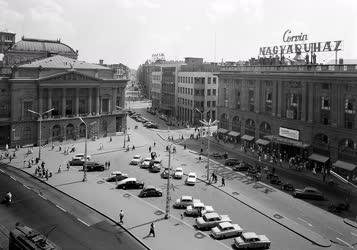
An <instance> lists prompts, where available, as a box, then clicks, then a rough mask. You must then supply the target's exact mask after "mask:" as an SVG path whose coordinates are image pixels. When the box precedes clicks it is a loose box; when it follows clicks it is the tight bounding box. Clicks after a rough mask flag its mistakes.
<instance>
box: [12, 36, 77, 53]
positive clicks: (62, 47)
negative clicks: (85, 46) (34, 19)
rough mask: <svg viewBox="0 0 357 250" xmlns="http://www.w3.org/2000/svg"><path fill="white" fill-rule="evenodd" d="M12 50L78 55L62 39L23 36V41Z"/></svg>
mask: <svg viewBox="0 0 357 250" xmlns="http://www.w3.org/2000/svg"><path fill="white" fill-rule="evenodd" d="M9 50H10V51H48V52H53V53H69V54H73V56H77V53H76V52H75V51H74V50H73V49H72V48H71V47H70V46H68V45H66V44H64V43H61V41H60V40H42V39H32V38H24V37H22V40H21V41H18V42H17V43H15V44H14V45H13V46H11V48H10V49H9Z"/></svg>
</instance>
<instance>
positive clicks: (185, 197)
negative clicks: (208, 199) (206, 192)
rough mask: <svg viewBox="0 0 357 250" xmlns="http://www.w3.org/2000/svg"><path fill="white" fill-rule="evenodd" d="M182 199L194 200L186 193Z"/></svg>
mask: <svg viewBox="0 0 357 250" xmlns="http://www.w3.org/2000/svg"><path fill="white" fill-rule="evenodd" d="M181 200H193V198H192V196H188V195H184V196H181Z"/></svg>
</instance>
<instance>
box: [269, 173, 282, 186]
mask: <svg viewBox="0 0 357 250" xmlns="http://www.w3.org/2000/svg"><path fill="white" fill-rule="evenodd" d="M270 183H271V184H275V185H281V183H282V182H281V180H280V178H279V176H277V175H273V176H272V177H271V178H270Z"/></svg>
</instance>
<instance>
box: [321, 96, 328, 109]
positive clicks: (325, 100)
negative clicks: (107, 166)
mask: <svg viewBox="0 0 357 250" xmlns="http://www.w3.org/2000/svg"><path fill="white" fill-rule="evenodd" d="M321 109H322V110H330V97H329V96H321Z"/></svg>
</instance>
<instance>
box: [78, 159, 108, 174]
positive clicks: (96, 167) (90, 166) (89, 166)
mask: <svg viewBox="0 0 357 250" xmlns="http://www.w3.org/2000/svg"><path fill="white" fill-rule="evenodd" d="M84 168H85V169H86V171H87V172H90V171H104V170H105V167H104V164H102V163H99V162H95V161H87V162H86V163H85V164H83V170H84Z"/></svg>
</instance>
